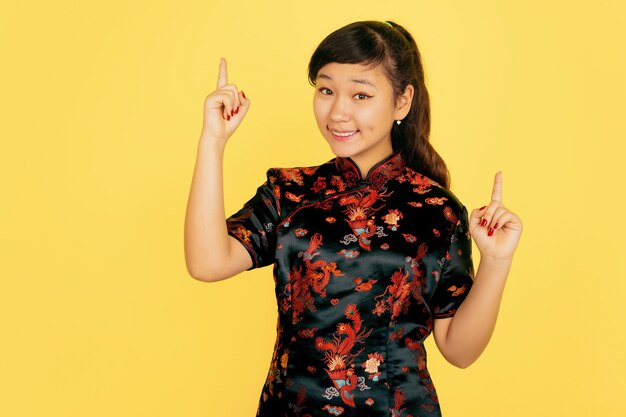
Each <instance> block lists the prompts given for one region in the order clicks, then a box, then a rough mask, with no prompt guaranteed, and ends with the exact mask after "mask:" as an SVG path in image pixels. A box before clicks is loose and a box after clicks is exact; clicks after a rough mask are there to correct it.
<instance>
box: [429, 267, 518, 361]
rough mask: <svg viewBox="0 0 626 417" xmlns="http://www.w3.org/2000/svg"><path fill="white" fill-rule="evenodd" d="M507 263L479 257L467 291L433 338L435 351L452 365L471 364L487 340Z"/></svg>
mask: <svg viewBox="0 0 626 417" xmlns="http://www.w3.org/2000/svg"><path fill="white" fill-rule="evenodd" d="M511 262H512V260H511V259H492V258H488V257H485V258H482V259H481V261H480V264H479V266H478V269H477V271H476V275H475V277H474V283H473V285H472V288H471V290H470V291H469V293H468V295H467V297H466V298H465V300H464V301H463V303H461V306H460V307H459V309H458V310H457V312H456V314H455V315H454V317H453V318H452V319H450V321H449V323H448V326H447V328H445V330H446V331H445V334H442V335H441V337H439V338H438V339H439V340H437V346H438V347H439V350H440V351H441V353H442V354H443V355H444V357H445V358H446V359H447V360H448V361H449V362H451V363H452V364H454V365H456V366H459V367H461V368H465V367H467V366H469V365H471V364H472V363H473V362H474V361H475V360H476V359H478V357H479V356H480V354H481V353H482V352H483V350H484V349H485V347H486V346H487V344H488V343H489V339H490V338H491V335H492V333H493V330H494V328H495V325H496V319H497V317H498V311H499V309H500V302H501V300H502V295H503V293H504V285H505V283H506V279H507V276H508V274H509V270H510V269H511ZM444 320H445V319H444ZM435 327H436V325H435ZM436 330H437V329H436ZM436 330H435V331H436Z"/></svg>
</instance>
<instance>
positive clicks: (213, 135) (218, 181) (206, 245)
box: [185, 58, 252, 282]
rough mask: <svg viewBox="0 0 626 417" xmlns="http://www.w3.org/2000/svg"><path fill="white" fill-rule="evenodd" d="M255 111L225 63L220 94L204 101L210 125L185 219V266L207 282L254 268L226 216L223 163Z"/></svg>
mask: <svg viewBox="0 0 626 417" xmlns="http://www.w3.org/2000/svg"><path fill="white" fill-rule="evenodd" d="M249 107H250V100H248V99H247V98H246V96H245V94H244V93H243V91H241V92H238V91H237V87H236V86H235V85H234V84H228V75H227V69H226V60H225V59H224V58H222V59H221V61H220V69H219V75H218V80H217V89H216V90H215V91H213V92H212V93H211V94H209V95H208V96H207V98H206V99H205V102H204V121H203V126H202V133H201V135H200V140H199V142H198V152H197V157H196V165H195V168H194V172H193V178H192V182H191V189H190V192H189V198H188V200H187V212H186V215H185V263H186V265H187V271H188V272H189V274H190V275H191V276H192V277H193V278H195V279H198V280H201V281H207V282H212V281H220V280H223V279H226V278H229V277H232V276H234V275H237V274H238V273H240V272H243V271H245V270H246V269H248V268H250V267H251V266H252V259H251V258H250V255H249V253H248V252H247V251H246V249H245V248H244V247H243V246H242V245H241V243H240V242H239V241H237V240H236V239H235V238H233V237H231V236H229V235H228V232H227V228H226V214H225V211H224V187H223V160H224V149H225V147H226V142H227V141H228V139H229V138H230V136H231V135H232V134H233V133H234V132H235V130H236V129H237V127H238V126H239V125H240V124H241V121H242V120H243V118H244V116H245V115H246V113H247V112H248V109H249Z"/></svg>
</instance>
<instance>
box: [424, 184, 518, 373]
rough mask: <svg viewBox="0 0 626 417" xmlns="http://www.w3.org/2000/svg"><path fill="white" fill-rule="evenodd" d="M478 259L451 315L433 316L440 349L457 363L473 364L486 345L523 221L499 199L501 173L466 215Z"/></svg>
mask: <svg viewBox="0 0 626 417" xmlns="http://www.w3.org/2000/svg"><path fill="white" fill-rule="evenodd" d="M469 227H470V233H471V235H472V239H474V241H475V242H476V246H478V249H479V250H480V254H481V258H480V264H479V265H478V269H477V271H476V276H475V277H474V283H473V285H472V288H471V289H470V291H469V293H468V294H467V297H466V298H465V300H464V301H463V303H461V305H460V307H459V308H458V310H457V311H456V314H455V315H454V316H453V317H451V318H445V319H437V320H435V328H434V331H433V336H434V338H435V343H436V344H437V347H438V348H439V350H440V351H441V353H442V355H443V356H444V357H445V358H446V360H448V362H450V363H452V364H453V365H455V366H458V367H460V368H465V367H467V366H469V365H471V364H472V363H473V362H474V361H475V360H476V359H478V357H479V356H480V354H481V353H482V352H483V350H484V349H485V348H486V347H487V344H488V343H489V339H490V338H491V335H492V333H493V330H494V328H495V325H496V319H497V317H498V311H499V309H500V301H501V300H502V295H503V292H504V285H505V283H506V279H507V276H508V274H509V270H510V268H511V263H512V261H513V253H514V252H515V249H516V248H517V245H518V243H519V239H520V236H521V233H522V222H521V220H520V219H519V217H518V216H517V215H515V214H514V213H512V212H511V211H509V210H508V209H507V208H506V207H504V205H503V204H502V174H501V173H497V174H496V176H495V179H494V185H493V191H492V195H491V202H490V203H489V205H487V206H485V207H482V208H480V209H477V210H473V211H472V213H471V215H470V218H469Z"/></svg>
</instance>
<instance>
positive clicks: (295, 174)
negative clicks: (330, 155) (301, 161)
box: [267, 159, 335, 189]
mask: <svg viewBox="0 0 626 417" xmlns="http://www.w3.org/2000/svg"><path fill="white" fill-rule="evenodd" d="M334 161H335V160H334V159H332V160H330V161H328V162H325V163H323V164H320V165H314V166H299V167H282V168H278V167H275V168H270V169H268V170H267V178H268V181H269V182H270V183H271V184H275V185H279V186H282V187H290V188H302V189H305V188H307V186H310V184H312V183H314V182H315V181H317V180H318V179H319V177H325V176H327V175H331V174H332V173H333V169H334V167H335V164H334ZM308 188H310V187H308Z"/></svg>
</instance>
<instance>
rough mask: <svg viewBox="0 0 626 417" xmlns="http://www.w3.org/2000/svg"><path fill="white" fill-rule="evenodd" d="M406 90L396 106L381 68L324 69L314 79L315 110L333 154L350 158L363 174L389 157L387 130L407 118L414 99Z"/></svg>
mask: <svg viewBox="0 0 626 417" xmlns="http://www.w3.org/2000/svg"><path fill="white" fill-rule="evenodd" d="M409 87H410V88H407V90H410V91H408V92H406V93H405V94H404V95H403V96H401V97H400V99H399V100H398V105H396V102H395V100H394V98H393V90H392V86H391V83H390V82H389V80H388V79H387V77H386V75H385V73H384V72H383V68H382V66H381V65H378V66H376V67H374V68H369V67H368V66H366V65H363V64H338V63H334V62H333V63H330V64H327V65H325V66H323V67H322V68H321V69H320V70H319V72H318V74H317V78H316V91H315V94H314V97H313V111H314V113H315V119H316V121H317V126H318V127H319V129H320V131H321V132H322V135H323V136H324V138H325V139H326V141H327V142H328V144H329V145H330V148H331V150H332V151H333V153H334V154H335V155H337V156H341V157H350V158H352V160H353V161H354V162H356V164H357V165H358V166H359V168H360V169H361V172H362V173H363V174H367V172H368V171H369V169H370V168H371V167H372V166H374V165H375V164H376V163H378V162H379V161H380V160H382V159H384V158H386V157H387V156H389V155H391V153H392V152H393V149H392V146H391V127H392V125H393V123H394V122H395V120H396V119H402V118H404V117H405V116H406V114H407V113H408V110H409V107H410V103H411V99H412V97H413V88H412V86H409ZM407 100H408V101H407Z"/></svg>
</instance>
